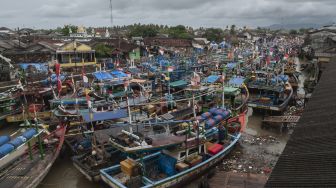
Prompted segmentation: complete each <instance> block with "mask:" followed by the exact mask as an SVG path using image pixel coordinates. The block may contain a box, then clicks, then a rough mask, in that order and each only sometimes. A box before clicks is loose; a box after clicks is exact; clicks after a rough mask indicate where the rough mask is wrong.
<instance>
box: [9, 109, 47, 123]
mask: <svg viewBox="0 0 336 188" xmlns="http://www.w3.org/2000/svg"><path fill="white" fill-rule="evenodd" d="M52 115H53V113H52V112H51V111H45V112H36V113H31V112H29V113H25V114H16V115H9V116H7V117H6V121H7V122H8V123H13V122H22V121H24V120H33V119H34V118H33V117H34V116H35V117H36V118H37V119H43V120H46V119H50V118H51V117H52Z"/></svg>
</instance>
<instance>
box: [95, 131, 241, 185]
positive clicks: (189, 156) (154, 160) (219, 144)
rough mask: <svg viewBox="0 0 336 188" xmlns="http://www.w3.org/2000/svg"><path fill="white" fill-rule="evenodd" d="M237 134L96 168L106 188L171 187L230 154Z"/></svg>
mask: <svg viewBox="0 0 336 188" xmlns="http://www.w3.org/2000/svg"><path fill="white" fill-rule="evenodd" d="M240 136H241V135H240V133H236V134H235V135H230V134H229V135H228V136H227V138H226V139H225V140H217V139H214V140H211V141H209V142H206V143H202V142H201V143H200V144H199V145H193V146H190V147H184V148H183V147H182V148H181V147H179V148H172V149H165V150H162V151H161V152H157V153H154V154H151V155H147V156H145V157H143V158H141V159H138V160H133V159H130V158H129V159H127V160H125V161H122V162H121V163H120V164H119V165H115V166H112V167H109V168H105V169H102V170H100V172H101V177H102V180H103V181H104V182H105V183H107V184H108V185H109V186H110V187H122V188H126V187H173V186H177V185H181V184H183V183H186V182H188V181H189V180H191V179H193V178H196V177H198V176H200V175H201V174H203V173H204V172H206V171H207V170H208V169H209V168H211V167H213V166H215V165H216V164H217V163H218V162H220V161H221V160H223V158H224V157H225V156H226V155H227V154H228V153H230V151H231V150H232V149H233V148H234V146H235V145H236V143H237V142H238V140H239V138H240Z"/></svg>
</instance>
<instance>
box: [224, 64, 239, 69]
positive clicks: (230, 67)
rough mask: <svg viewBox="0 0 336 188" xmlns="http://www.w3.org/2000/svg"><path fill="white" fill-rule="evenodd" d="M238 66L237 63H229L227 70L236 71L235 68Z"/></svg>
mask: <svg viewBox="0 0 336 188" xmlns="http://www.w3.org/2000/svg"><path fill="white" fill-rule="evenodd" d="M236 66H237V63H228V64H226V68H228V69H234V68H236Z"/></svg>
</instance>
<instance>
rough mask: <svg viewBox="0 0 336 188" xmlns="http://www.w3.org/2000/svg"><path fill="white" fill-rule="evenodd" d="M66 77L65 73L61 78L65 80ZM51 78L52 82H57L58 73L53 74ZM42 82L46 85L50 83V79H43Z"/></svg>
mask: <svg viewBox="0 0 336 188" xmlns="http://www.w3.org/2000/svg"><path fill="white" fill-rule="evenodd" d="M64 79H65V76H64V75H60V80H61V81H63V80H64ZM50 80H51V84H56V83H57V76H56V74H52V75H51V76H50ZM42 84H43V85H45V86H47V85H49V84H50V81H49V79H48V78H47V79H44V80H42Z"/></svg>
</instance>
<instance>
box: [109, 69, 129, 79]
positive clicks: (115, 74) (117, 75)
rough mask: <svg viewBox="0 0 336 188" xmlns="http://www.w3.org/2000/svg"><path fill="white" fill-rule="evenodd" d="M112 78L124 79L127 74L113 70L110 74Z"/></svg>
mask: <svg viewBox="0 0 336 188" xmlns="http://www.w3.org/2000/svg"><path fill="white" fill-rule="evenodd" d="M111 74H112V76H114V77H117V78H124V77H127V74H126V73H124V72H121V71H117V70H114V71H112V72H111Z"/></svg>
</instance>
